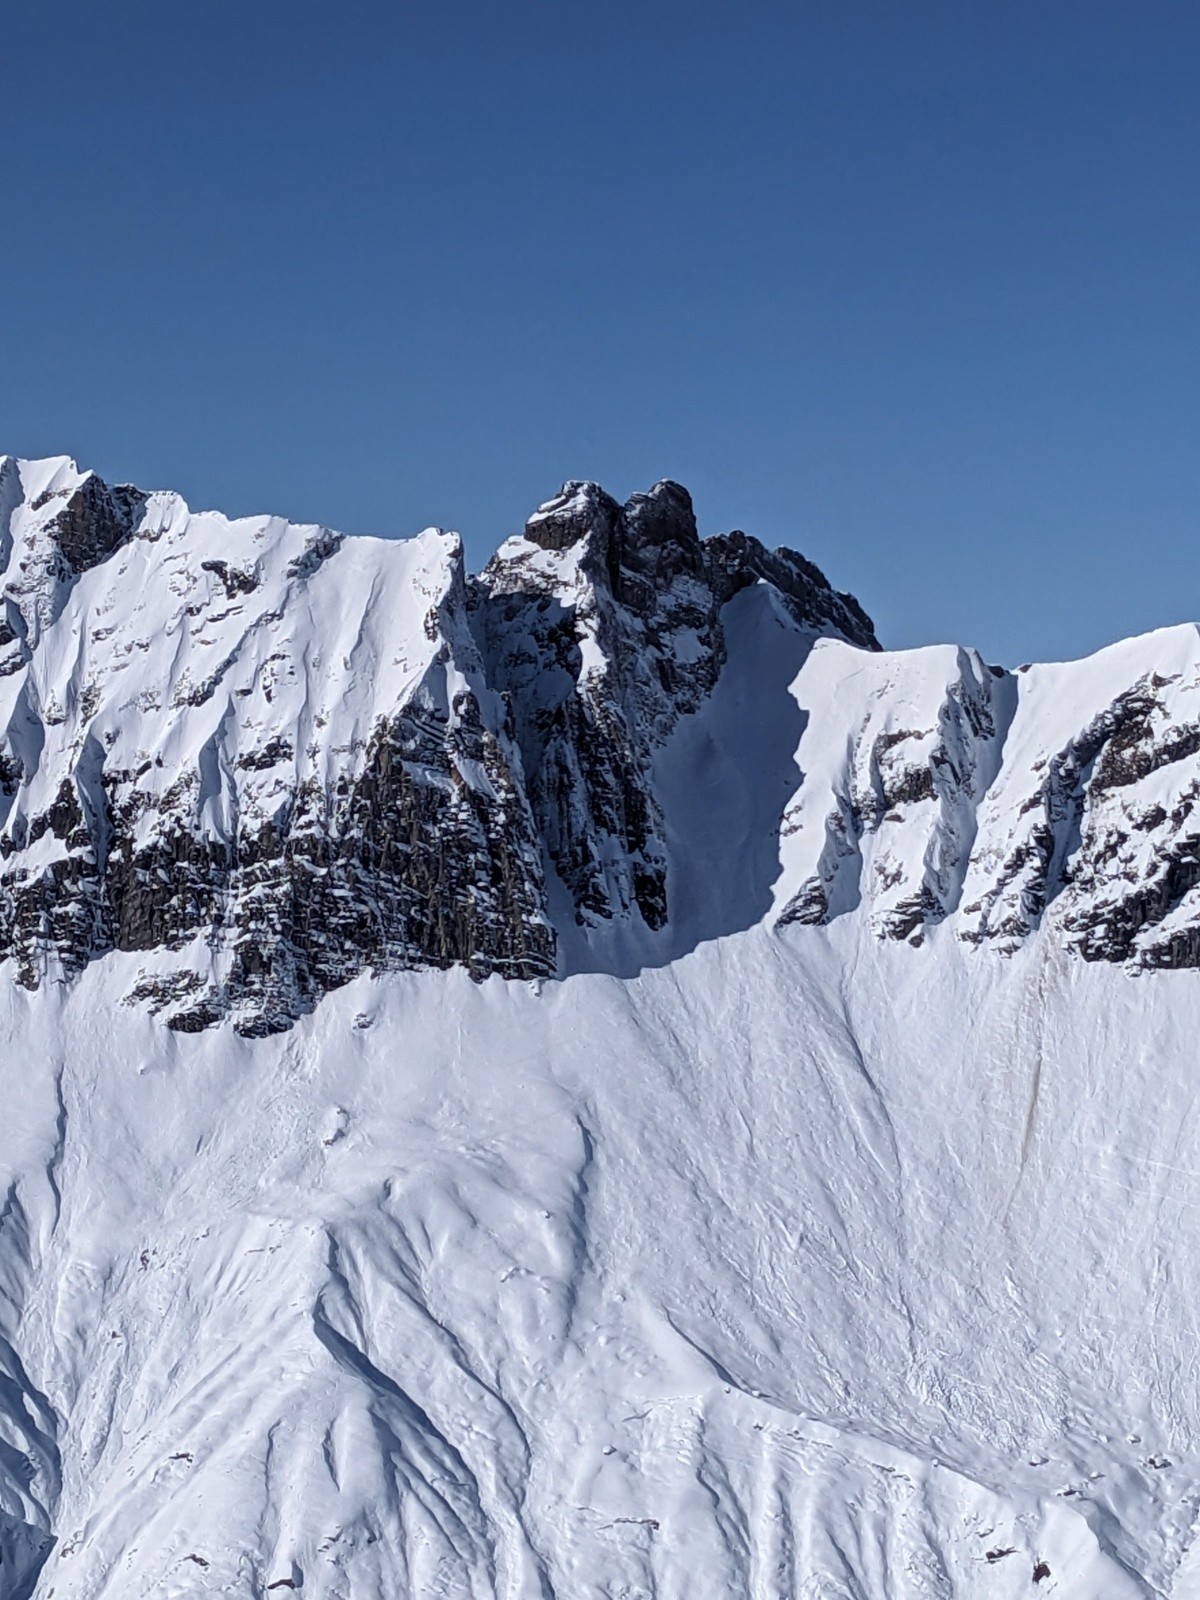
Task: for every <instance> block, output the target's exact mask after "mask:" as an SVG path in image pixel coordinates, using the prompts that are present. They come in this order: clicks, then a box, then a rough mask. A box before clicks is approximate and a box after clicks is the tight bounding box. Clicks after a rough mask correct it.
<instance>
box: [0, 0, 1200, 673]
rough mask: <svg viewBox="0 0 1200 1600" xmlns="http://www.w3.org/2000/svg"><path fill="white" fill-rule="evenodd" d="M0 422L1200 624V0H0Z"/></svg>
mask: <svg viewBox="0 0 1200 1600" xmlns="http://www.w3.org/2000/svg"><path fill="white" fill-rule="evenodd" d="M2 26H3V32H2V35H0V39H2V50H3V69H2V82H3V88H2V91H0V161H2V165H0V171H2V173H3V194H2V199H0V217H2V218H3V222H2V226H0V307H2V316H3V344H2V346H0V450H4V451H8V452H12V453H18V454H26V455H28V454H59V453H68V454H71V455H74V456H75V457H76V458H77V459H78V460H79V461H80V462H81V464H84V465H89V466H95V467H96V468H97V469H98V470H99V471H101V472H102V473H103V474H104V475H105V476H108V477H111V478H115V479H130V480H133V481H135V482H138V483H140V484H142V485H144V486H147V487H159V486H161V487H171V488H178V489H180V490H181V491H182V492H183V493H184V494H185V495H186V496H187V498H188V499H189V500H190V501H191V503H192V504H193V505H196V506H211V505H217V506H219V507H220V508H221V509H223V510H227V511H230V512H249V511H260V510H270V511H279V512H283V513H286V514H287V515H289V516H291V517H293V518H297V519H302V520H318V521H323V522H326V523H329V524H331V525H332V526H335V527H339V528H344V529H348V530H350V531H361V532H373V533H385V534H407V533H411V532H413V531H415V530H416V529H417V528H419V527H421V526H422V525H424V524H425V523H428V522H437V523H440V524H442V525H443V526H450V527H458V528H459V529H461V531H462V532H463V533H464V535H465V536H466V538H467V543H468V550H469V553H470V555H471V557H472V559H473V562H474V563H475V564H479V563H480V562H481V561H482V560H483V559H484V558H485V557H486V555H487V554H488V553H489V552H490V550H491V549H492V547H493V546H494V545H495V544H496V543H497V542H498V540H499V539H500V538H501V537H503V536H504V535H506V534H508V533H510V532H513V531H515V530H516V529H517V528H519V527H520V525H521V523H522V522H523V520H524V517H525V515H526V514H527V513H528V511H529V510H531V509H532V507H533V505H534V504H535V503H536V502H537V501H539V500H541V499H544V498H545V497H546V496H548V495H549V494H550V493H552V492H553V491H554V490H555V489H556V488H557V486H558V484H559V483H560V482H561V481H562V480H563V479H564V478H567V477H591V478H598V479H599V480H600V481H601V482H603V483H604V484H605V485H606V486H607V487H608V488H609V489H610V490H611V491H612V492H613V493H615V494H617V495H619V496H621V497H624V496H625V495H627V494H628V493H629V492H630V491H632V490H633V489H636V488H641V487H645V486H647V485H648V484H649V483H650V482H652V481H653V480H654V479H656V478H659V477H674V478H678V479H680V480H681V481H683V482H684V483H686V484H688V486H689V487H690V488H691V490H692V492H693V495H694V496H695V500H696V504H697V511H698V514H699V518H700V523H701V529H702V531H703V532H716V531H719V530H722V529H726V528H729V527H734V526H740V527H744V528H746V529H747V530H748V531H750V532H753V533H757V534H758V535H759V536H760V537H762V538H764V539H765V540H767V541H768V542H770V543H773V544H775V543H790V544H793V545H795V546H797V547H798V548H800V549H801V550H803V551H804V552H805V553H806V554H808V555H810V556H811V557H812V558H813V559H815V560H817V561H818V562H819V563H820V564H821V565H822V566H823V567H825V569H826V570H827V572H828V573H829V576H830V577H831V578H832V579H833V580H834V582H835V583H837V584H838V585H839V586H840V587H845V588H849V589H852V590H853V591H854V592H855V593H856V594H857V595H858V596H859V598H860V599H861V600H862V602H863V603H864V604H865V605H866V607H867V609H868V610H869V611H870V612H871V613H872V615H873V616H874V617H875V618H876V621H877V624H878V626H879V631H880V633H881V636H882V637H883V639H884V641H885V642H886V643H888V644H893V645H910V644H920V643H927V642H932V641H935V640H944V639H948V638H949V639H956V640H962V641H965V642H968V643H974V644H977V645H978V646H979V647H980V648H981V649H982V650H983V651H984V653H985V654H986V655H987V656H988V658H989V659H992V660H998V661H1003V662H1006V663H1009V664H1016V663H1017V662H1020V661H1022V660H1026V659H1031V658H1048V657H1059V656H1068V655H1076V654H1081V653H1083V652H1085V651H1087V650H1089V649H1092V648H1094V647H1096V646H1098V645H1100V644H1103V643H1105V642H1107V641H1109V640H1110V639H1113V638H1116V637H1119V636H1121V635H1123V634H1126V633H1130V632H1135V631H1140V630H1143V629H1147V628H1150V627H1155V626H1159V625H1161V624H1164V623H1169V622H1175V621H1180V620H1183V619H1185V618H1194V617H1198V616H1200V594H1198V593H1197V572H1198V565H1197V532H1198V523H1200V448H1198V443H1200V440H1198V422H1200V215H1198V210H1200V90H1198V87H1197V85H1198V84H1200V5H1197V4H1196V3H1195V0H1187V3H1178V4H1175V3H1163V0H1138V3H1134V0H1124V3H1120V4H1117V3H1112V0H1086V3H1081V0H1033V3H1028V0H996V3H988V0H954V3H949V0H947V3H945V4H938V3H932V0H820V3H816V0H792V3H790V4H783V3H781V4H770V3H760V0H741V3H729V4H724V3H717V0H690V3H683V0H661V3H655V0H638V3H634V0H603V3H600V4H592V5H588V6H580V5H575V4H571V3H568V0H510V3H508V4H498V3H497V0H437V3H434V0H425V3H423V4H410V3H408V0H390V3H365V0H364V3H359V0H341V3H340V4H338V5H333V4H331V3H316V0H236V3H234V0H192V3H187V0H105V3H104V4H97V3H96V0H75V3H59V0H36V3H35V0H12V3H10V4H8V5H6V6H4V8H3V19H2Z"/></svg>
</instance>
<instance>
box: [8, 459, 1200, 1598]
mask: <svg viewBox="0 0 1200 1600" xmlns="http://www.w3.org/2000/svg"><path fill="white" fill-rule="evenodd" d="M0 563H2V564H3V579H2V582H0V608H2V609H0V618H2V619H3V621H2V623H0V627H2V630H3V631H2V633H0V952H2V953H3V958H4V959H3V961H2V963H0V1028H2V1029H3V1033H4V1037H5V1040H6V1049H5V1050H4V1051H3V1052H0V1197H2V1202H0V1600H51V1596H53V1597H54V1600H101V1597H104V1600H124V1597H125V1596H140V1595H147V1596H148V1595H154V1596H166V1597H172V1596H174V1597H178V1600H183V1597H193V1596H200V1595H205V1594H224V1595H230V1596H235V1597H244V1600H264V1597H269V1596H273V1597H276V1600H279V1597H281V1596H284V1595H286V1594H288V1593H297V1594H303V1595H304V1596H306V1597H310V1600H399V1597H405V1600H407V1597H414V1600H416V1597H421V1600H424V1597H427V1596H433V1597H444V1600H726V1597H729V1596H741V1595H745V1596H747V1597H751V1600H925V1597H937V1600H1017V1597H1020V1596H1029V1595H1051V1594H1054V1595H1059V1596H1063V1597H1069V1600H1133V1597H1135V1596H1138V1597H1154V1596H1163V1597H1165V1596H1170V1597H1173V1600H1194V1597H1195V1596H1196V1595H1197V1594H1200V1545H1198V1544H1197V1531H1198V1530H1200V1452H1198V1450H1197V1446H1196V1442H1195V1441H1196V1439H1197V1437H1198V1436H1200V1399H1198V1396H1200V1385H1198V1383H1197V1373H1196V1370H1195V1369H1196V1359H1197V1358H1196V1351H1197V1349H1200V1339H1198V1335H1200V1328H1198V1326H1197V1315H1198V1313H1197V1309H1196V1308H1197V1307H1198V1306H1200V1222H1198V1220H1197V1219H1198V1218H1200V1193H1197V1194H1193V1193H1192V1189H1193V1187H1195V1186H1196V1185H1197V1184H1198V1183H1200V1131H1198V1130H1197V1127H1196V1119H1195V1109H1194V1106H1193V1100H1194V1098H1195V1096H1194V1091H1193V1087H1192V1082H1191V1078H1192V1072H1191V1061H1192V1054H1191V1052H1192V1046H1193V1041H1194V1039H1195V1037H1196V1034H1197V1029H1198V1027H1200V1000H1198V999H1197V995H1196V991H1195V981H1196V980H1195V977H1194V975H1193V973H1191V972H1189V971H1184V970H1178V969H1181V968H1187V967H1195V966H1197V965H1200V903H1198V902H1197V896H1198V895H1200V817H1196V818H1195V819H1194V811H1195V807H1196V801H1197V797H1198V796H1200V636H1198V634H1197V631H1196V629H1194V628H1190V627H1187V628H1176V629H1171V630H1168V631H1165V632H1163V633H1159V634H1154V635H1150V636H1148V637H1146V638H1143V639H1137V640H1132V641H1129V642H1128V643H1125V644H1122V645H1117V646H1114V647H1112V648H1111V649H1109V650H1106V651H1103V652H1101V653H1100V654H1098V655H1097V656H1095V657H1093V658H1091V659H1089V660H1086V661H1081V662H1072V663H1066V664H1060V665H1051V666H1037V667H1030V668H1025V669H1021V670H1020V671H1017V672H1008V671H1004V670H1002V669H1000V668H999V667H995V666H990V665H988V664H987V663H985V662H984V661H983V660H982V659H981V658H980V657H979V656H978V655H977V654H976V653H975V652H974V651H972V650H969V649H966V648H958V647H951V646H946V647H936V648H930V649H925V650H917V651H909V652H900V653H897V652H886V651H882V650H880V649H879V648H878V644H877V641H876V640H875V637H874V634H873V632H872V629H871V625H870V622H869V620H868V619H867V618H866V616H865V614H864V613H863V612H862V611H861V609H860V608H859V607H858V605H857V603H856V602H855V601H853V600H852V599H851V598H850V597H849V596H846V595H842V594H839V593H838V592H836V591H835V590H833V589H832V587H831V586H830V585H829V584H828V583H827V582H826V580H825V578H824V577H823V576H822V574H820V573H819V572H818V571H817V569H816V568H814V567H812V566H811V565H810V564H809V563H807V562H806V561H805V560H804V559H803V558H802V557H800V556H797V555H794V554H792V553H790V552H787V551H775V552H771V551H767V550H765V549H764V548H763V546H761V545H760V544H759V543H758V542H757V541H756V540H754V539H752V538H751V537H749V536H748V535H746V534H743V533H740V532H738V533H731V534H725V535H719V536H716V537H713V538H705V539H702V538H700V537H699V535H698V532H697V528H696V523H695V518H694V516H693V512H692V506H691V502H690V499H689V498H688V496H687V494H686V491H684V490H683V489H681V488H680V487H679V486H678V485H674V484H670V483H662V484H658V485H656V486H655V487H654V488H653V489H651V490H650V491H648V492H647V493H646V494H643V495H635V496H633V497H632V498H631V499H630V500H629V501H628V502H626V503H625V504H624V505H620V504H618V503H617V502H616V501H614V500H612V499H611V498H610V497H609V496H607V495H606V494H604V492H603V491H602V490H600V489H599V488H598V487H597V486H595V485H592V484H583V483H571V484H568V485H567V486H566V487H565V488H564V490H563V492H562V494H560V495H559V496H557V497H556V498H555V499H554V500H551V501H549V502H547V503H546V505H544V506H543V507H541V508H539V510H538V511H537V512H535V513H534V516H533V517H532V518H531V519H530V522H529V524H528V525H527V528H526V530H525V532H524V533H523V534H521V535H518V536H517V537H515V538H513V539H510V540H508V541H507V542H506V543H504V544H503V545H502V546H501V548H500V550H499V551H498V553H497V555H496V556H495V558H494V559H493V560H492V562H491V563H489V565H488V566H487V568H486V569H485V571H484V572H483V573H482V574H480V575H479V577H477V578H474V579H471V578H468V577H467V576H466V575H465V573H464V571H463V565H462V554H461V547H460V544H459V541H458V540H457V538H456V536H454V535H452V534H445V533H441V532H438V531H437V530H427V531H426V532H425V533H423V534H421V535H420V536H419V537H418V538H416V539H413V540H408V541H398V542H387V541H382V540H368V539H342V538H340V537H339V536H337V535H335V534H331V533H329V532H328V531H327V530H324V529H320V528H315V527H296V526H293V525H290V524H286V523H284V522H281V521H279V520H277V519H270V518H265V517H264V518H253V519H248V520H245V521H241V522H229V521H226V519H224V518H222V517H220V516H218V515H217V514H215V513H203V514H198V513H192V512H189V511H188V509H187V508H186V507H185V506H184V505H183V504H182V502H181V501H179V500H178V498H177V497H175V496H172V495H165V494H145V493H142V492H141V491H138V490H133V489H130V488H111V487H109V486H106V485H104V484H103V483H101V482H100V481H99V480H98V479H96V478H95V477H94V476H93V475H89V474H81V473H79V472H78V471H77V470H76V469H75V468H74V466H73V465H72V464H71V463H69V462H66V461H64V460H57V461H50V462H38V463H28V462H15V461H13V460H11V459H9V458H0Z"/></svg>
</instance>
